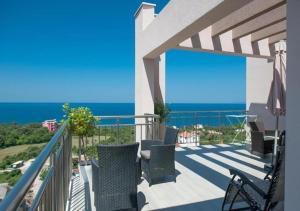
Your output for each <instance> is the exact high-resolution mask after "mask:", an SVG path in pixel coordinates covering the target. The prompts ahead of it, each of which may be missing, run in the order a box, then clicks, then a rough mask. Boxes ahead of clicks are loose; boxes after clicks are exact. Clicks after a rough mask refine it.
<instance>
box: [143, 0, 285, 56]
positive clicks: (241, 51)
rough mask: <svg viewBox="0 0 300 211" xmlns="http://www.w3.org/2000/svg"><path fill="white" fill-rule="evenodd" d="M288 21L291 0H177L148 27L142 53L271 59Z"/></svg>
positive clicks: (144, 36) (145, 30) (145, 54)
mask: <svg viewBox="0 0 300 211" xmlns="http://www.w3.org/2000/svg"><path fill="white" fill-rule="evenodd" d="M137 13H138V12H137ZM286 25H287V23H286V0H188V1H185V0H171V1H170V2H169V3H168V4H167V5H166V7H165V8H164V9H163V10H162V11H161V12H160V13H159V14H158V15H156V17H155V19H154V20H153V21H152V22H151V23H150V24H149V25H148V26H147V27H146V28H145V29H144V31H143V32H142V33H143V40H144V41H145V42H144V46H143V52H142V54H143V55H144V57H145V58H156V57H157V56H159V55H160V54H162V53H164V52H165V51H167V50H168V49H174V48H175V49H185V50H192V51H208V52H215V53H226V54H233V55H244V56H251V57H261V58H270V57H272V55H273V54H274V44H275V43H277V42H278V41H280V40H285V39H286V37H287V34H286V29H287V27H286Z"/></svg>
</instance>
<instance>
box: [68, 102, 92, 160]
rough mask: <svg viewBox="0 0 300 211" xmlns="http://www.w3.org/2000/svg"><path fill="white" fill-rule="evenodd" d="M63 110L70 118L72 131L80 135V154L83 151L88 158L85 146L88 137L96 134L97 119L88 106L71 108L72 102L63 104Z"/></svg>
mask: <svg viewBox="0 0 300 211" xmlns="http://www.w3.org/2000/svg"><path fill="white" fill-rule="evenodd" d="M63 111H64V113H65V118H67V119H68V120H69V127H70V129H71V131H72V132H73V134H74V135H77V136H78V137H79V154H80V155H81V154H82V152H83V155H84V157H85V159H86V154H85V148H86V141H87V137H90V136H93V135H94V133H95V129H96V123H97V119H96V118H95V117H94V115H93V113H92V112H91V110H90V109H89V108H87V107H79V108H71V107H70V104H69V103H66V104H64V105H63ZM81 145H82V147H81ZM82 150H83V151H82ZM79 159H80V158H79Z"/></svg>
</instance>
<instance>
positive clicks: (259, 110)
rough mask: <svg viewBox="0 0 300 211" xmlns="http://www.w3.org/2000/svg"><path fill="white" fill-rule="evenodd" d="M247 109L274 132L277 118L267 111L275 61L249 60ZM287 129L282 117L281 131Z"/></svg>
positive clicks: (280, 120) (280, 122) (266, 127)
mask: <svg viewBox="0 0 300 211" xmlns="http://www.w3.org/2000/svg"><path fill="white" fill-rule="evenodd" d="M246 75H247V82H246V86H247V87H246V92H247V93H246V104H247V105H246V109H247V110H248V111H249V114H256V115H258V119H260V120H262V121H263V122H264V125H265V129H267V130H274V129H275V126H276V119H275V117H274V116H273V115H272V114H271V113H270V112H269V111H268V110H267V108H266V103H267V100H268V96H269V92H270V86H271V82H272V79H273V61H272V60H267V59H260V58H247V74H246ZM284 128H285V119H284V117H280V119H279V129H280V130H283V129H284Z"/></svg>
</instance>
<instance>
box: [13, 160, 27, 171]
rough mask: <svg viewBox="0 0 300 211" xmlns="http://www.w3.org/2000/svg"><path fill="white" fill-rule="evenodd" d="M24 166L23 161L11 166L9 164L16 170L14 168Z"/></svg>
mask: <svg viewBox="0 0 300 211" xmlns="http://www.w3.org/2000/svg"><path fill="white" fill-rule="evenodd" d="M23 165H24V160H19V161H17V162H14V163H13V164H11V167H12V168H14V169H16V168H20V167H22V166H23Z"/></svg>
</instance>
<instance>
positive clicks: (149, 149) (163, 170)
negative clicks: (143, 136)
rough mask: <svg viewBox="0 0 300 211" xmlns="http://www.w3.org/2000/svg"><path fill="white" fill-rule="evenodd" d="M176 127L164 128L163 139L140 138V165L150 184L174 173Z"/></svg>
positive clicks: (174, 176)
mask: <svg viewBox="0 0 300 211" xmlns="http://www.w3.org/2000/svg"><path fill="white" fill-rule="evenodd" d="M177 134H178V129H174V128H166V133H165V138H164V140H163V141H162V140H142V142H141V165H142V171H143V172H144V173H145V176H146V179H147V180H148V183H149V185H150V186H151V185H152V184H153V182H154V181H155V180H158V179H162V178H165V177H167V176H173V178H174V180H175V181H176V175H175V144H176V140H177Z"/></svg>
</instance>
